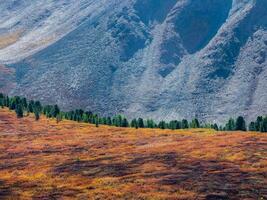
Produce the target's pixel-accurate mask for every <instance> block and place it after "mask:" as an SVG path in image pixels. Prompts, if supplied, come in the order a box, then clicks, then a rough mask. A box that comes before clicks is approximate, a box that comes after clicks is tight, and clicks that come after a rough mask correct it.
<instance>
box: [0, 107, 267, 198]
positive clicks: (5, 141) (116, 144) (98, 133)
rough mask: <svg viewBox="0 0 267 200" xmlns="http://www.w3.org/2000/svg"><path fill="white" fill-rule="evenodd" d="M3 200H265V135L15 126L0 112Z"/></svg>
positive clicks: (17, 121)
mask: <svg viewBox="0 0 267 200" xmlns="http://www.w3.org/2000/svg"><path fill="white" fill-rule="evenodd" d="M0 197H1V199H2V198H3V199H106V200H109V199H111V200H115V199H116V200H117V199H140V200H143V199H184V200H191V199H199V200H201V199H208V200H209V199H266V198H267V135H266V134H261V133H255V132H247V133H244V132H217V131H215V130H212V129H188V130H166V129H165V130H160V129H136V128H119V127H111V126H104V125H100V126H99V127H96V126H95V125H91V124H88V123H77V122H74V121H69V120H62V121H61V122H60V123H57V120H56V119H51V118H46V117H44V116H43V115H41V116H40V118H39V120H38V121H36V120H35V117H34V114H32V113H30V114H29V116H27V117H23V118H17V117H16V114H15V112H14V111H10V110H9V109H7V108H4V109H1V108H0Z"/></svg>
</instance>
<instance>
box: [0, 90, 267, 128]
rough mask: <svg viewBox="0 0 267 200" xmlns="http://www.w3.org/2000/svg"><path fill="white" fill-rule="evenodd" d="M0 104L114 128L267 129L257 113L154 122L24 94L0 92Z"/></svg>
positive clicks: (19, 114)
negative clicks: (220, 119)
mask: <svg viewBox="0 0 267 200" xmlns="http://www.w3.org/2000/svg"><path fill="white" fill-rule="evenodd" d="M0 106H1V107H8V108H9V109H10V110H14V111H15V112H16V115H17V117H18V118H22V117H24V116H28V115H29V114H30V113H32V114H34V116H35V119H36V120H39V119H40V116H41V115H44V116H46V117H47V118H54V119H56V120H57V122H58V123H59V122H60V121H62V120H63V119H66V120H71V121H76V122H84V123H90V124H95V125H96V127H98V126H99V125H108V126H115V127H131V128H136V129H138V128H152V129H153V128H159V129H171V130H177V129H189V128H212V129H215V130H217V131H247V130H249V131H257V132H267V116H259V117H257V119H256V120H255V121H253V122H250V123H249V124H247V123H246V121H245V119H244V117H242V116H239V117H238V118H237V119H234V118H230V119H229V120H228V122H227V123H226V124H225V125H224V126H222V125H220V126H218V124H216V123H215V124H201V123H200V121H199V120H198V119H196V118H195V119H193V120H191V121H189V120H186V119H183V120H181V121H179V120H172V121H170V122H166V121H160V122H159V123H157V122H155V121H154V120H152V119H146V120H145V119H142V118H138V119H132V120H131V121H129V120H128V119H127V118H126V117H124V116H122V115H116V116H113V117H101V116H99V115H98V114H95V113H93V112H91V111H84V110H82V109H76V110H73V111H62V110H60V108H59V106H58V105H42V104H41V102H40V101H33V100H29V101H28V100H27V99H26V98H25V97H19V96H14V97H9V96H8V95H4V94H2V93H0Z"/></svg>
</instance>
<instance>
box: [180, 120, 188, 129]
mask: <svg viewBox="0 0 267 200" xmlns="http://www.w3.org/2000/svg"><path fill="white" fill-rule="evenodd" d="M187 128H189V125H188V121H187V120H186V119H183V120H182V129H187Z"/></svg>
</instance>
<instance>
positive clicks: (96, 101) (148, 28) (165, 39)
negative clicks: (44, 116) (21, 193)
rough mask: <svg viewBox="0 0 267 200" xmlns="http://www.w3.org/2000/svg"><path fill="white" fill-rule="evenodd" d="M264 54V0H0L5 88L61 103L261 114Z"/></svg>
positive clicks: (172, 114)
mask: <svg viewBox="0 0 267 200" xmlns="http://www.w3.org/2000/svg"><path fill="white" fill-rule="evenodd" d="M22 10H24V11H25V12H21V11H22ZM7 38H8V39H7ZM3 40H4V41H8V42H5V43H4V42H1V41H3ZM266 54H267V1H266V0H123V1H122V0H98V1H94V0H78V1H77V0H64V1H55V0H49V1H44V0H39V1H32V0H25V1H15V0H13V1H8V3H6V2H1V3H0V64H2V65H5V66H8V67H9V68H15V69H16V73H15V74H14V79H15V80H16V86H14V87H12V89H10V94H13V95H14V94H19V95H25V96H27V97H29V98H35V99H40V100H42V101H43V102H44V103H57V104H59V105H60V106H61V107H63V108H64V109H72V108H77V107H81V108H83V109H88V110H92V111H95V112H98V113H101V114H103V115H113V114H118V113H122V114H125V115H126V116H128V117H130V118H132V117H140V116H141V117H145V118H154V119H156V120H161V119H165V120H170V119H182V118H187V119H190V118H193V117H198V118H200V119H201V120H203V121H210V122H213V121H214V122H219V123H222V122H225V120H226V119H228V118H229V117H230V116H233V117H235V116H237V115H243V116H245V117H247V118H248V120H251V119H253V118H255V117H256V116H257V115H263V114H266V113H267V89H266V85H267V61H266V56H267V55H266ZM10 79H11V78H10ZM5 88H6V87H5Z"/></svg>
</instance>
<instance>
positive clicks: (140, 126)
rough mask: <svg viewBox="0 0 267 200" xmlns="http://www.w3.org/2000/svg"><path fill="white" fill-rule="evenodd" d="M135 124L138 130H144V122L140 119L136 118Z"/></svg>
mask: <svg viewBox="0 0 267 200" xmlns="http://www.w3.org/2000/svg"><path fill="white" fill-rule="evenodd" d="M137 124H138V127H139V128H145V125H144V120H143V119H142V118H138V121H137Z"/></svg>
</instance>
